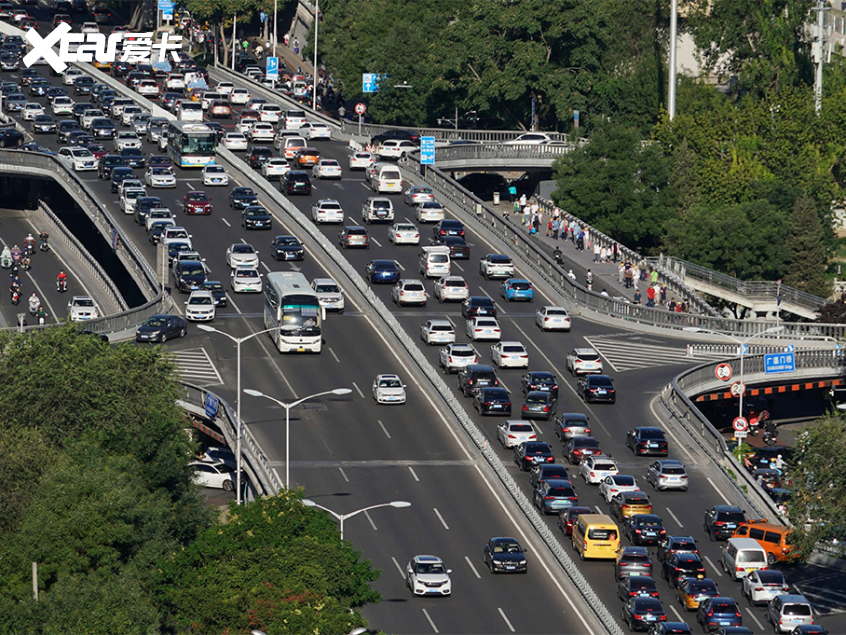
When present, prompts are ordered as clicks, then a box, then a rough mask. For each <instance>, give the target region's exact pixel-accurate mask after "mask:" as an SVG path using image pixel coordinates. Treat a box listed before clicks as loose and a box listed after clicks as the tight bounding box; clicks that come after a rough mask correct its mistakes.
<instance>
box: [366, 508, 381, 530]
mask: <svg viewBox="0 0 846 635" xmlns="http://www.w3.org/2000/svg"><path fill="white" fill-rule="evenodd" d="M364 515H365V516H366V517H367V520H369V521H370V526H371V527H373V531H379V529H378V528H377V527H376V523H374V522H373V519H372V518H371V517H370V512H364Z"/></svg>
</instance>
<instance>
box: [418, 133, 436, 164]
mask: <svg viewBox="0 0 846 635" xmlns="http://www.w3.org/2000/svg"><path fill="white" fill-rule="evenodd" d="M420 164H421V165H435V137H420Z"/></svg>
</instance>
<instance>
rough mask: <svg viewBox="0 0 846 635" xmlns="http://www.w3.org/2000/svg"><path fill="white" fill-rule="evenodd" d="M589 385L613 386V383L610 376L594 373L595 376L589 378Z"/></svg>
mask: <svg viewBox="0 0 846 635" xmlns="http://www.w3.org/2000/svg"><path fill="white" fill-rule="evenodd" d="M588 385H589V386H596V387H599V388H612V387H613V384H611V380H610V379H608V377H603V376H601V375H594V376H593V377H589V378H588Z"/></svg>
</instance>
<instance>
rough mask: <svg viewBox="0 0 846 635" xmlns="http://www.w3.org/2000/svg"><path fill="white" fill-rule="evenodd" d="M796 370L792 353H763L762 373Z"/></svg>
mask: <svg viewBox="0 0 846 635" xmlns="http://www.w3.org/2000/svg"><path fill="white" fill-rule="evenodd" d="M795 370H796V358H795V357H794V355H793V353H772V354H770V355H764V373H765V374H767V375H769V374H770V373H792V372H793V371H795Z"/></svg>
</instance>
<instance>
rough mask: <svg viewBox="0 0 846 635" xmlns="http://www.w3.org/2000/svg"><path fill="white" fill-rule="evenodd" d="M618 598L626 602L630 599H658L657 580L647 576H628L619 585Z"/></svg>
mask: <svg viewBox="0 0 846 635" xmlns="http://www.w3.org/2000/svg"><path fill="white" fill-rule="evenodd" d="M617 597H618V598H620V599H621V600H623V601H624V602H626V601H628V599H629V598H657V597H658V587H657V586H655V580H653V579H652V577H650V576H646V575H627V576H625V577H623V578H621V579H620V581H619V582H618V583H617Z"/></svg>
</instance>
